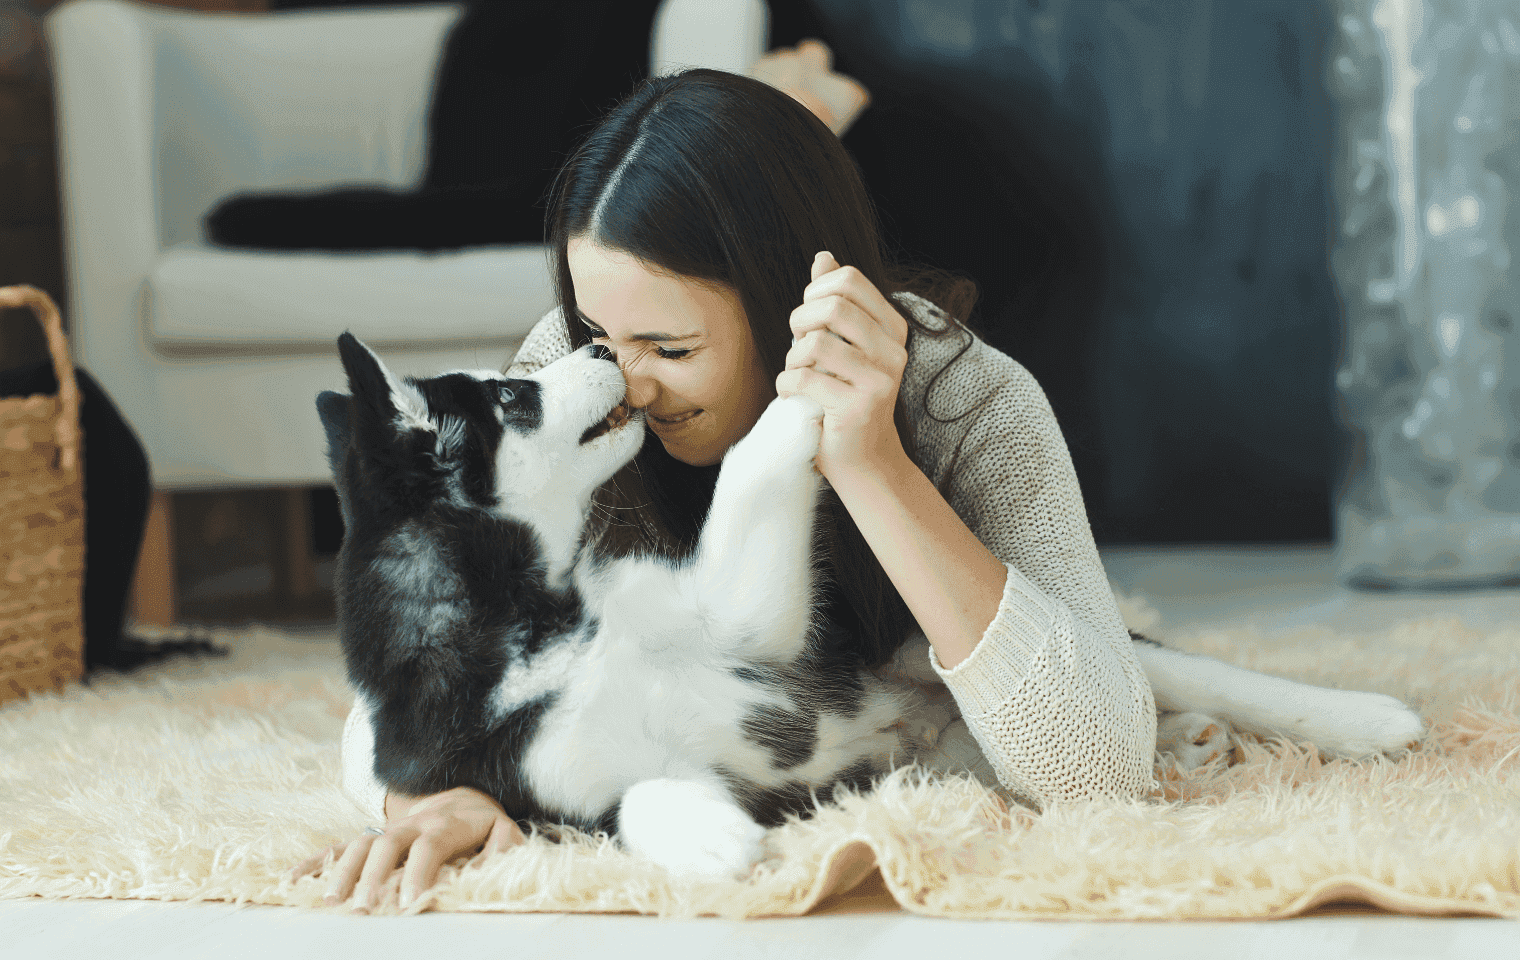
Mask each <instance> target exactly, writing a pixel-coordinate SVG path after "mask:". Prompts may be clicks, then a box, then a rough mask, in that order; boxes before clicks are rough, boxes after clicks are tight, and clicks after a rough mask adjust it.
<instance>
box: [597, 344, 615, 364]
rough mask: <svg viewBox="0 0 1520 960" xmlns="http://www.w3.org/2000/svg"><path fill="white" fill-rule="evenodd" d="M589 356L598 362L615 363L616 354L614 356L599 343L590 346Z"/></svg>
mask: <svg viewBox="0 0 1520 960" xmlns="http://www.w3.org/2000/svg"><path fill="white" fill-rule="evenodd" d="M591 355H592V356H593V357H595V358H597V359H598V360H611V361H613V362H614V363H615V362H617V356H616V354H614V353H613V352H612V351H611V350H608V349H607V348H606V347H605V346H604V345H602V344H600V343H593V344H592V345H591Z"/></svg>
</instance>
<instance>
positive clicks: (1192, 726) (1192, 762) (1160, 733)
mask: <svg viewBox="0 0 1520 960" xmlns="http://www.w3.org/2000/svg"><path fill="white" fill-rule="evenodd" d="M1156 752H1157V753H1158V754H1170V755H1171V756H1172V759H1173V760H1174V761H1176V764H1177V766H1178V767H1180V768H1181V769H1183V770H1194V769H1196V768H1198V767H1201V766H1203V765H1204V764H1207V763H1212V762H1214V761H1215V760H1217V759H1219V758H1220V757H1229V756H1233V743H1232V742H1231V738H1230V728H1229V725H1228V724H1226V723H1225V722H1224V721H1222V720H1216V719H1214V718H1213V717H1208V716H1204V715H1203V714H1201V713H1173V714H1168V715H1166V716H1164V717H1162V718H1161V719H1160V720H1159V721H1157V723H1156Z"/></svg>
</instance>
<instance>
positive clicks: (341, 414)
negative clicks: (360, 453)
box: [317, 390, 354, 480]
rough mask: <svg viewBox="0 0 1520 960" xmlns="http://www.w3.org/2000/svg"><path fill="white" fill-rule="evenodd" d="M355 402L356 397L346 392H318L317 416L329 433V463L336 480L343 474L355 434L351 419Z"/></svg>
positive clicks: (326, 432) (323, 429) (323, 428)
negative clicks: (346, 455) (346, 453)
mask: <svg viewBox="0 0 1520 960" xmlns="http://www.w3.org/2000/svg"><path fill="white" fill-rule="evenodd" d="M353 402H354V398H353V397H350V396H349V395H348V394H346V393H337V392H335V391H332V390H323V391H322V392H321V393H319V394H317V416H318V417H319V418H321V420H322V432H323V433H325V434H327V464H328V466H329V467H331V468H332V472H333V479H335V480H336V479H339V478H340V477H341V476H342V473H343V455H344V453H345V452H347V450H348V445H349V443H350V442H351V441H352V440H353V436H354V426H353V423H352V422H351V421H350V420H349V411H350V410H351V409H352V408H353Z"/></svg>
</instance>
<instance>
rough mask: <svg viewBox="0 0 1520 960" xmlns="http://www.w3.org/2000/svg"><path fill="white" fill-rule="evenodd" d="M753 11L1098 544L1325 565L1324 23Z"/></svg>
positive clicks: (1120, 13) (879, 8)
mask: <svg viewBox="0 0 1520 960" xmlns="http://www.w3.org/2000/svg"><path fill="white" fill-rule="evenodd" d="M333 2H334V0H326V2H325V3H319V2H316V0H273V2H272V3H271V7H272V8H289V7H297V6H312V5H333ZM366 2H368V0H366ZM645 2H646V3H647V2H649V0H645ZM539 5H540V6H543V5H544V4H543V3H542V2H541V3H540V4H539ZM769 5H770V9H771V20H772V37H771V40H772V43H773V45H783V44H784V45H791V44H794V43H796V42H797V41H798V40H799V39H801V38H803V37H807V36H818V37H821V38H822V39H824V40H825V41H826V42H828V43H829V44H830V45H831V46H832V47H833V48H834V50H835V52H836V66H837V67H838V69H840V70H841V71H843V72H845V73H848V74H850V75H852V76H854V77H856V78H858V79H859V80H861V81H862V82H863V83H864V84H865V85H866V87H867V88H868V89H869V90H870V91H871V94H872V98H873V99H872V104H871V106H870V107H869V108H868V109H867V110H866V112H865V113H864V114H863V115H862V116H861V118H860V119H859V120H858V121H857V122H856V124H855V126H854V127H852V128H851V129H850V131H849V132H848V133H847V134H846V135H845V137H844V143H845V146H847V147H848V148H849V149H850V150H851V152H852V153H853V154H854V156H855V157H856V159H857V161H858V162H859V164H860V166H861V169H862V171H863V173H864V174H865V177H866V181H867V184H868V185H869V187H870V188H871V191H872V193H873V194H874V196H875V198H876V201H877V203H878V205H879V207H880V209H881V212H882V214H883V217H884V220H885V222H886V226H887V229H888V232H889V234H890V235H891V237H892V239H893V240H894V242H895V243H896V244H897V245H898V246H899V247H900V248H901V249H902V251H903V252H904V253H905V254H907V255H909V256H911V257H913V258H915V259H919V260H923V261H927V262H930V263H934V264H937V265H939V266H943V267H948V268H951V269H955V270H960V271H963V272H965V273H967V274H969V275H970V276H972V277H973V278H975V279H976V280H977V282H978V283H979V284H980V286H981V290H982V295H983V299H982V303H981V305H980V307H979V308H978V311H977V313H976V314H974V315H973V318H972V319H973V322H974V323H975V324H976V325H977V326H978V328H979V329H980V330H981V332H982V333H983V335H984V336H985V337H986V338H987V339H988V340H990V341H991V342H992V343H993V344H995V345H996V346H998V347H1000V348H1001V349H1003V350H1005V351H1007V352H1008V353H1009V354H1011V355H1012V356H1014V357H1015V358H1017V359H1018V360H1020V361H1021V362H1023V363H1024V364H1025V365H1026V366H1027V367H1029V369H1030V370H1031V371H1032V372H1033V373H1034V375H1035V376H1036V377H1037V378H1038V379H1039V381H1040V383H1041V384H1042V385H1043V386H1044V388H1045V390H1046V393H1047V394H1048V395H1049V397H1050V400H1051V403H1052V406H1053V407H1054V408H1055V411H1056V415H1057V417H1058V418H1059V419H1060V423H1061V426H1062V429H1063V431H1064V432H1065V435H1066V439H1067V442H1068V445H1069V446H1070V448H1071V452H1072V459H1073V461H1074V462H1075V464H1076V468H1077V474H1078V477H1079V479H1080V481H1081V483H1082V489H1083V493H1084V495H1085V497H1086V500H1087V506H1088V513H1089V517H1090V519H1091V521H1092V525H1093V530H1094V533H1095V535H1096V536H1097V538H1098V540H1099V542H1100V543H1123V542H1184V541H1272V540H1290V541H1294V540H1296V541H1304V540H1321V541H1323V540H1329V539H1330V538H1331V526H1330V501H1331V491H1332V488H1333V473H1334V470H1335V462H1336V452H1335V449H1334V447H1335V443H1336V437H1337V434H1336V433H1335V430H1334V427H1333V419H1332V409H1333V367H1334V363H1335V352H1336V349H1337V343H1338V332H1337V331H1338V313H1337V311H1338V305H1337V302H1336V298H1335V293H1334V289H1333V287H1332V284H1331V279H1330V274H1329V267H1328V237H1329V230H1330V226H1331V217H1330V208H1329V200H1328V190H1327V155H1328V149H1329V143H1330V111H1329V106H1328V101H1327V96H1326V93H1325V90H1324V85H1323V82H1322V76H1323V70H1324V67H1323V60H1324V51H1325V49H1326V45H1327V42H1328V37H1329V31H1330V28H1331V23H1330V12H1329V10H1328V7H1327V6H1326V5H1325V4H1323V3H1320V2H1310V0H769ZM529 6H531V5H529ZM511 9H512V10H513V11H519V10H523V9H526V8H525V7H523V6H521V5H514V6H513V7H512V8H511ZM555 9H560V10H561V13H562V14H563V16H564V17H583V18H584V17H587V16H592V17H599V16H604V15H605V10H606V9H607V4H606V3H605V2H603V3H596V2H584V0H583V2H581V3H579V4H576V5H573V8H570V7H566V8H563V9H561V8H560V7H558V6H556V7H555ZM503 13H505V11H503ZM492 19H493V20H503V18H502V17H493V18H492ZM505 19H510V17H506V18H505ZM503 22H504V20H503ZM599 26H600V24H599ZM606 32H607V31H605V30H601V31H599V32H598V31H592V30H588V32H587V37H588V40H589V38H590V37H592V36H593V35H595V36H596V37H598V38H601V36H602V34H603V33H606ZM614 32H616V33H617V34H618V36H619V37H621V38H622V40H621V42H622V43H623V44H624V46H625V47H626V49H624V48H623V47H619V48H618V49H619V50H621V51H622V52H623V53H625V54H627V55H629V56H639V55H640V53H639V51H641V50H647V42H648V41H647V37H644V36H635V35H633V34H634V33H636V32H637V31H629V30H620V31H614ZM508 33H510V31H508ZM513 39H514V38H513V37H511V36H506V39H505V40H504V41H503V46H502V49H503V53H502V56H503V57H506V58H513V57H517V56H520V55H521V50H520V48H521V47H523V46H524V43H525V41H524V39H523V38H515V39H516V41H517V42H516V43H515V44H514V43H513V42H512V41H513ZM598 42H601V41H600V39H598ZM514 51H517V52H514ZM456 86H457V84H456ZM475 99H480V98H475ZM484 99H485V100H486V101H489V102H490V103H491V104H492V107H491V109H495V106H494V105H495V104H496V103H498V102H500V100H501V98H500V97H487V98H484ZM585 107H586V110H585V113H586V116H585V117H584V118H583V120H582V121H575V120H574V118H562V120H564V122H563V123H562V124H561V128H562V132H564V131H574V130H578V129H584V127H583V126H582V123H590V122H591V120H592V119H593V118H594V116H595V115H596V113H597V112H599V111H598V110H597V109H594V107H595V105H592V104H586V105H585ZM568 148H569V141H568V140H567V141H566V142H565V143H564V144H559V145H558V146H556V147H555V149H556V150H558V151H559V152H560V153H563V152H564V151H565V150H567V149H568ZM548 176H549V171H547V170H545V171H542V178H543V180H544V182H545V183H547V180H548ZM530 194H531V195H534V196H536V195H537V193H536V189H535V190H528V191H527V192H526V193H525V195H530ZM524 203H525V205H526V201H525V202H524ZM529 212H530V213H531V212H532V211H529ZM536 216H537V214H536V213H534V214H533V217H529V218H528V219H529V220H530V221H532V222H531V223H529V224H528V226H527V227H525V228H524V230H525V231H528V232H531V231H532V230H535V229H536V223H537V221H536V220H535V219H534V217H536ZM499 219H501V218H493V220H499ZM522 239H528V237H527V236H526V235H525V236H524V237H522Z"/></svg>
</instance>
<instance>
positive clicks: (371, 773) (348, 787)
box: [342, 307, 570, 822]
mask: <svg viewBox="0 0 1520 960" xmlns="http://www.w3.org/2000/svg"><path fill="white" fill-rule="evenodd" d="M559 318H560V312H559V308H558V307H556V308H554V309H553V310H551V311H549V312H548V313H547V314H545V315H544V316H543V317H542V318H541V319H540V320H539V321H538V322H537V323H535V324H534V325H533V329H532V330H529V331H528V335H527V337H525V338H524V339H523V343H522V346H521V347H519V348H518V350H517V355H516V356H514V357H513V358H512V362H511V363H509V364H508V365H507V367H506V370H505V371H504V372H505V373H506V374H507V375H508V376H514V377H522V376H527V375H528V374H530V373H532V372H533V371H535V370H537V369H539V368H540V367H542V366H544V365H546V364H548V363H550V362H552V361H554V360H558V359H559V358H560V357H562V356H564V355H565V354H567V353H569V352H570V338H569V337H567V336H565V326H564V324H563V323H561V322H560V319H559ZM342 755H343V792H344V794H345V795H347V797H348V798H349V799H350V800H352V801H353V802H354V803H356V804H358V806H359V809H361V810H363V811H364V812H365V813H367V814H369V815H370V816H371V817H373V818H374V819H375V820H378V821H381V822H383V821H384V820H385V787H384V785H382V784H381V783H380V780H379V779H378V778H377V777H376V776H375V735H374V732H373V730H372V728H371V727H370V722H369V707H368V706H367V705H366V704H365V703H364V699H363V698H362V697H360V698H356V699H355V700H354V706H353V709H351V710H350V711H349V712H348V721H347V722H346V723H345V724H344V725H343V746H342Z"/></svg>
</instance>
